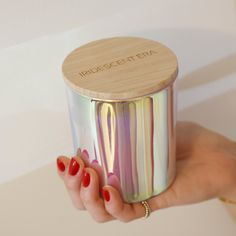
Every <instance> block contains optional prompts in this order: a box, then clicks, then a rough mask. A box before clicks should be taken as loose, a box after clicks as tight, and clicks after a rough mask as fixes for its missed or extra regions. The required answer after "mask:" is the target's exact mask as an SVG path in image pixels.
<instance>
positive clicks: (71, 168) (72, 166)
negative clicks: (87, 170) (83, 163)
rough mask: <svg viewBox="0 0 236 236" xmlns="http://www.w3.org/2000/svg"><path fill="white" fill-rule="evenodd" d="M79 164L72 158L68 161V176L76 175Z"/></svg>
mask: <svg viewBox="0 0 236 236" xmlns="http://www.w3.org/2000/svg"><path fill="white" fill-rule="evenodd" d="M79 167H80V166H79V163H78V162H77V161H76V159H75V158H74V157H72V158H71V160H70V166H69V174H70V175H76V174H77V172H78V171H79Z"/></svg>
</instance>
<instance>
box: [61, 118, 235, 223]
mask: <svg viewBox="0 0 236 236" xmlns="http://www.w3.org/2000/svg"><path fill="white" fill-rule="evenodd" d="M88 155H89V154H88V153H87V152H86V151H83V152H82V153H81V150H80V149H78V153H77V156H76V157H73V158H72V159H71V160H70V159H69V158H67V157H66V156H60V157H58V159H57V165H58V174H59V176H60V177H61V178H62V179H63V181H64V183H65V186H66V188H67V190H68V192H69V195H70V197H71V199H72V202H73V204H74V205H75V207H77V208H78V209H80V210H87V211H88V212H89V213H90V214H91V216H92V217H93V219H95V220H96V221H97V222H106V221H110V220H115V219H118V220H120V221H123V222H129V221H132V220H134V219H138V218H142V217H143V216H144V208H143V206H142V205H141V204H140V203H133V204H128V203H124V202H123V200H122V196H121V194H120V189H119V184H118V181H117V179H116V178H115V176H110V177H109V185H106V186H103V172H102V169H101V167H100V166H99V165H98V163H97V162H95V161H94V162H92V163H89V161H88V160H89V158H88ZM176 157H177V163H176V168H177V170H176V178H175V180H174V182H173V184H172V185H171V186H170V187H169V188H168V189H167V190H166V191H165V192H163V193H161V194H160V195H158V196H155V197H153V198H150V199H149V200H147V201H148V203H149V205H150V207H151V209H152V211H155V210H158V209H163V208H167V207H170V206H175V205H184V204H191V203H197V202H201V201H204V200H208V199H211V198H215V197H222V196H223V197H225V198H229V199H235V200H236V143H234V142H233V141H231V140H229V139H227V138H226V137H224V136H222V135H220V134H217V133H215V132H213V131H210V130H208V129H206V128H204V127H202V126H200V125H198V124H195V123H192V122H178V124H177V154H176Z"/></svg>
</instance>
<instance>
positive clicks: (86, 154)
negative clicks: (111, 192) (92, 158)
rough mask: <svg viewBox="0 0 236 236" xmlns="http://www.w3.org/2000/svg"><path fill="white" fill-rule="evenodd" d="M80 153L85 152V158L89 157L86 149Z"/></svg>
mask: <svg viewBox="0 0 236 236" xmlns="http://www.w3.org/2000/svg"><path fill="white" fill-rule="evenodd" d="M82 154H85V156H86V157H87V158H89V154H88V151H87V150H86V149H84V150H83V152H82Z"/></svg>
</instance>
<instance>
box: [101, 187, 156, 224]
mask: <svg viewBox="0 0 236 236" xmlns="http://www.w3.org/2000/svg"><path fill="white" fill-rule="evenodd" d="M103 197H104V200H105V201H104V202H105V208H106V210H107V212H108V213H109V214H110V215H112V216H113V217H114V218H116V219H118V220H120V221H122V222H130V221H132V220H135V219H138V218H142V217H143V216H144V215H145V209H144V207H143V206H142V205H141V203H133V204H128V203H124V202H123V200H122V197H121V195H120V193H119V191H118V190H117V189H115V188H114V187H112V186H108V185H107V186H105V187H103ZM150 207H151V206H150ZM151 208H152V207H151Z"/></svg>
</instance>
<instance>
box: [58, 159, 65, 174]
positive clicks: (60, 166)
mask: <svg viewBox="0 0 236 236" xmlns="http://www.w3.org/2000/svg"><path fill="white" fill-rule="evenodd" d="M57 167H58V169H59V170H60V171H61V172H63V171H64V170H65V168H66V167H65V165H64V163H63V161H62V160H61V159H60V158H57Z"/></svg>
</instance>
